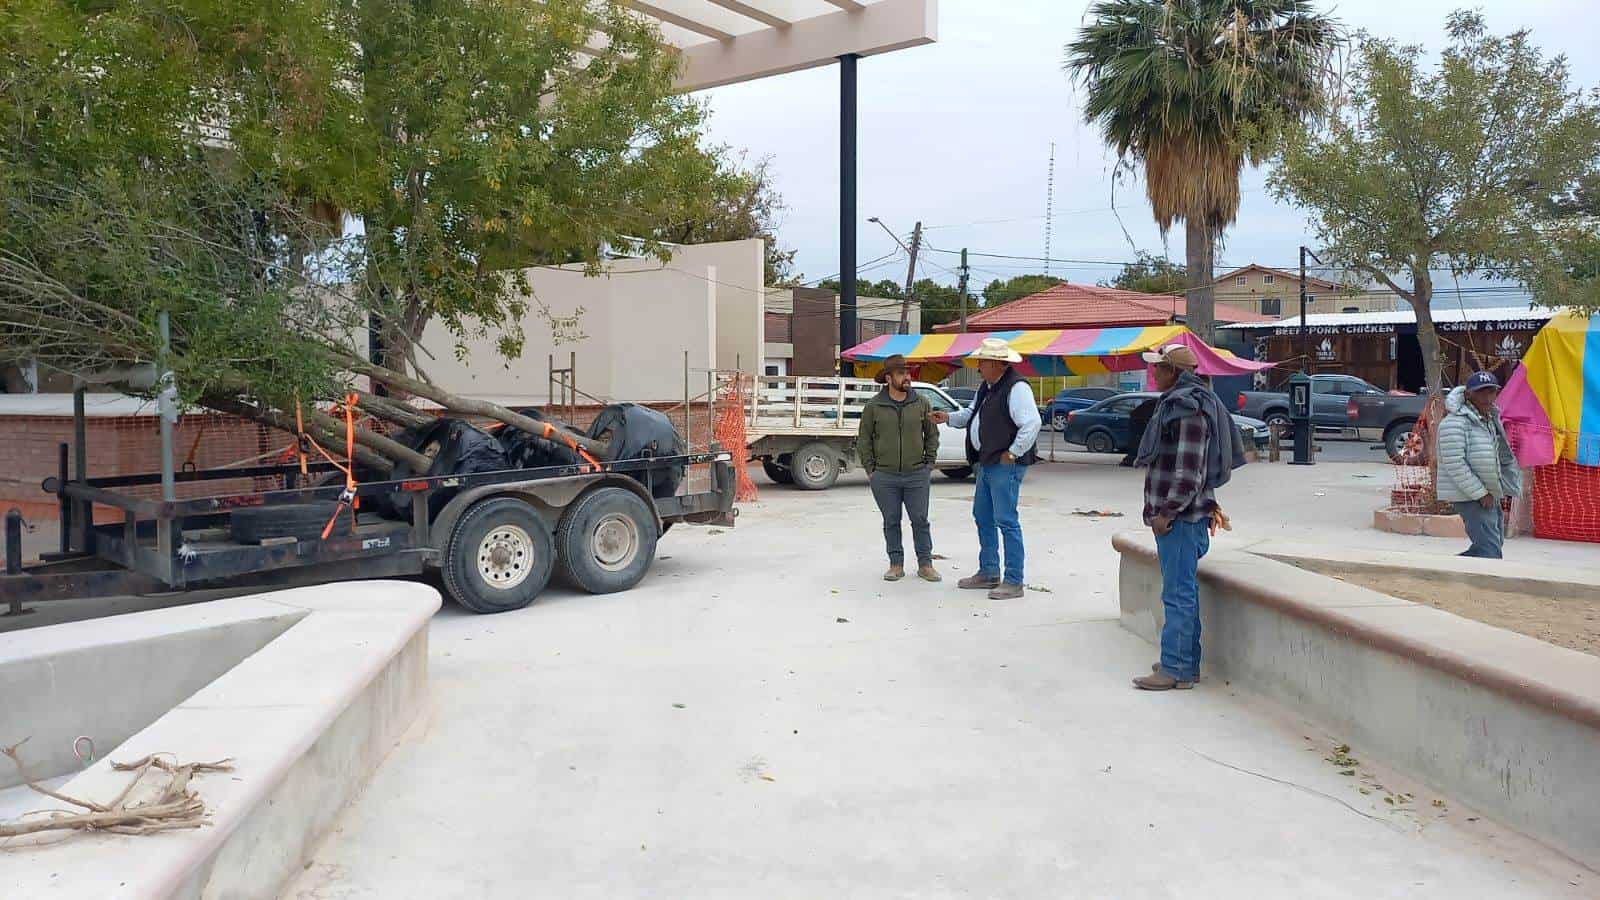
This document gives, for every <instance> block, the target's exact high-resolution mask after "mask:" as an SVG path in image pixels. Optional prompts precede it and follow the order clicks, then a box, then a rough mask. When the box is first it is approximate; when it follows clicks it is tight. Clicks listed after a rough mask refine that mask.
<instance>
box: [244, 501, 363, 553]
mask: <svg viewBox="0 0 1600 900" xmlns="http://www.w3.org/2000/svg"><path fill="white" fill-rule="evenodd" d="M336 511H337V512H338V513H339V517H338V518H337V519H334V523H333V531H332V533H330V534H329V535H328V536H329V537H334V536H338V535H347V534H349V533H350V511H349V510H340V509H339V504H338V503H335V502H332V501H327V502H318V503H291V504H288V505H285V506H258V507H256V508H254V509H238V510H234V511H233V513H232V514H231V515H229V516H228V530H229V532H230V533H231V534H232V535H233V539H234V540H236V541H238V542H239V543H241V544H259V543H261V542H262V541H267V540H274V539H278V538H294V539H295V540H300V541H309V540H313V539H316V538H320V537H322V529H324V528H327V527H328V520H329V519H333V518H334V513H335V512H336Z"/></svg>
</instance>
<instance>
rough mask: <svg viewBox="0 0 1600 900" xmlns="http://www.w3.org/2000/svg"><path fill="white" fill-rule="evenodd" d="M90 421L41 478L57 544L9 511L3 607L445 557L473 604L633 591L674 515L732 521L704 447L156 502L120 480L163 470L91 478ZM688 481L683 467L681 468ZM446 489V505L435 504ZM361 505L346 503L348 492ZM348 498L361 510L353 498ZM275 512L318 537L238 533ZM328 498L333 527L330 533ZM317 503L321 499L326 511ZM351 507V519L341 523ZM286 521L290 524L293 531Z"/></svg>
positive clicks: (400, 565)
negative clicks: (672, 478) (28, 541)
mask: <svg viewBox="0 0 1600 900" xmlns="http://www.w3.org/2000/svg"><path fill="white" fill-rule="evenodd" d="M83 434H84V432H83V430H82V428H81V422H80V428H79V430H78V440H77V444H78V446H77V448H76V454H77V455H76V469H77V472H78V477H76V478H73V477H69V469H68V458H69V448H68V445H66V444H62V445H61V446H60V461H59V472H58V474H57V475H56V476H55V477H51V478H47V479H45V480H44V483H43V488H44V490H45V491H46V492H47V493H51V494H54V495H56V497H57V499H58V503H59V506H60V516H61V529H60V531H61V546H60V549H59V551H58V552H53V553H47V554H44V555H43V556H42V557H41V561H40V562H39V563H37V564H35V565H31V566H26V567H25V566H23V564H22V558H21V557H22V550H21V527H22V520H21V515H20V514H19V513H17V512H16V511H15V510H12V511H11V512H10V513H8V514H7V516H6V521H5V573H4V574H0V615H20V614H24V613H26V612H29V611H30V610H29V609H28V608H27V605H28V604H34V603H40V602H45V601H50V600H60V599H71V598H92V597H111V596H123V595H138V594H148V593H153V592H166V591H174V590H185V589H190V588H201V587H207V588H209V587H218V586H225V585H228V584H230V583H238V582H240V581H242V580H248V581H249V582H250V583H251V584H260V585H262V586H266V587H270V586H272V585H273V584H274V583H286V582H288V581H290V580H301V581H303V580H304V579H305V578H307V577H315V578H326V580H328V581H347V580H358V579H371V578H387V577H395V576H407V575H417V574H421V573H422V572H424V571H425V570H426V569H428V568H430V567H438V568H439V569H441V570H442V572H443V575H444V582H445V586H446V588H447V589H448V590H449V592H450V593H451V595H452V596H454V597H455V599H456V600H457V601H459V602H460V603H461V604H462V605H463V606H465V607H467V608H468V609H470V610H472V611H474V612H480V613H489V612H504V611H508V610H512V609H520V608H522V607H524V606H526V605H527V604H528V603H530V602H532V601H533V599H534V598H535V597H537V596H538V594H539V593H540V592H541V591H542V590H543V589H544V588H545V586H546V585H547V584H548V583H549V581H550V579H551V578H552V576H554V575H557V574H560V575H561V576H563V577H564V578H565V579H566V580H567V581H569V582H571V583H573V584H574V585H575V586H577V587H579V588H582V589H584V590H588V591H590V592H592V593H610V592H613V591H619V590H627V589H628V588H630V587H632V586H633V585H635V584H637V583H638V581H639V580H640V579H641V578H643V576H644V572H645V570H647V569H648V568H649V566H650V563H651V562H652V561H653V559H654V556H655V548H656V541H657V539H658V538H660V536H661V535H663V534H665V532H666V531H667V529H669V528H671V527H672V526H673V525H674V524H678V523H703V524H720V525H723V526H730V527H731V526H732V525H733V519H734V516H735V515H736V511H735V510H734V508H733V499H734V490H735V484H734V470H733V457H732V454H730V453H727V452H725V451H722V450H721V449H719V448H717V447H716V446H715V445H713V447H712V449H711V451H710V452H707V453H695V454H685V455H677V456H656V457H644V458H640V459H632V460H619V461H616V462H601V463H599V465H598V466H596V465H590V464H587V463H583V464H577V465H562V466H550V467H545V468H537V469H507V470H502V471H495V472H481V473H473V474H461V475H439V476H422V477H410V478H405V479H400V480H391V481H372V482H365V483H361V484H357V485H356V486H355V488H354V490H353V491H351V490H347V488H346V485H345V483H344V482H343V480H342V479H340V480H338V482H337V483H334V484H317V483H315V480H317V479H320V478H325V477H326V476H327V475H329V474H330V473H337V472H338V470H337V467H335V466H334V465H333V464H331V463H327V462H323V463H317V464H307V465H305V466H304V470H305V473H304V474H303V475H302V467H301V466H300V465H297V464H290V465H268V466H255V467H249V468H244V467H240V468H224V469H207V470H198V471H196V470H188V471H182V472H169V473H167V476H166V478H167V479H168V480H169V481H170V483H172V484H174V485H180V484H194V483H197V482H208V481H222V480H238V479H246V478H249V479H266V480H273V481H277V482H279V483H281V484H282V485H283V487H282V488H281V489H277V490H265V491H251V492H243V493H221V494H218V495H215V496H205V497H198V498H193V499H170V500H151V499H146V498H142V497H139V496H134V495H132V494H130V493H129V492H127V490H126V489H128V488H134V487H146V486H150V485H159V484H162V482H163V475H162V474H161V473H154V474H139V475H116V476H109V477H102V478H88V477H86V475H85V474H84V471H85V464H84V455H83V452H84V448H83ZM678 466H682V467H690V466H709V469H710V473H711V488H710V490H705V491H699V492H688V493H675V494H673V495H671V496H663V497H656V496H654V494H655V493H656V491H655V487H656V485H655V484H654V483H653V472H655V471H659V470H660V469H661V468H662V467H678ZM685 483H687V479H685ZM439 492H448V495H449V499H448V500H447V501H445V502H443V503H442V504H441V503H438V502H430V499H431V498H433V497H434V495H435V494H436V493H439ZM352 501H353V503H352ZM383 501H387V502H388V504H389V506H390V508H391V509H394V508H401V509H404V508H406V507H409V518H410V521H409V522H408V521H396V520H394V519H393V518H385V517H383V516H381V515H379V514H378V513H376V512H374V511H372V509H373V507H374V506H376V505H378V504H379V503H380V502H383ZM95 506H102V507H111V508H113V509H116V510H120V511H121V513H122V520H121V521H120V522H113V523H107V524H95V523H94V519H93V510H94V507H95ZM352 506H353V507H354V511H352V508H351V507H352ZM245 510H260V511H263V512H256V513H252V514H251V515H252V516H253V517H255V518H263V517H264V518H265V519H266V520H267V521H271V520H272V519H273V517H274V516H279V515H281V516H282V517H284V518H285V519H294V520H297V521H298V522H300V524H301V526H302V532H303V530H304V526H305V525H306V524H307V523H309V522H312V521H313V520H314V521H315V527H314V528H313V529H312V532H314V533H311V534H307V533H301V534H299V535H288V534H286V535H283V536H279V537H269V538H262V539H260V540H259V541H249V542H247V541H242V540H240V539H239V535H238V534H237V529H236V528H234V527H232V526H234V525H235V524H236V523H234V522H233V521H232V520H233V519H234V517H235V516H236V515H238V514H240V512H241V511H245ZM330 510H337V516H338V517H342V518H341V519H339V520H336V521H335V522H334V525H335V526H336V528H337V530H338V531H339V532H340V533H337V534H328V535H327V536H326V537H324V536H322V533H321V532H323V531H324V529H323V527H322V519H323V518H326V517H329V511H330ZM318 511H321V512H320V514H319V512H318ZM342 519H353V522H351V523H350V525H349V527H348V529H347V530H346V528H345V524H344V522H343V520H342ZM290 530H292V529H290Z"/></svg>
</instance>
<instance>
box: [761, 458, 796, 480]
mask: <svg viewBox="0 0 1600 900" xmlns="http://www.w3.org/2000/svg"><path fill="white" fill-rule="evenodd" d="M761 469H762V471H764V472H766V473H767V477H768V478H770V479H772V481H773V483H774V484H794V472H792V471H790V470H789V467H788V466H786V465H784V464H782V463H780V462H778V461H776V460H771V459H763V460H762V461H761Z"/></svg>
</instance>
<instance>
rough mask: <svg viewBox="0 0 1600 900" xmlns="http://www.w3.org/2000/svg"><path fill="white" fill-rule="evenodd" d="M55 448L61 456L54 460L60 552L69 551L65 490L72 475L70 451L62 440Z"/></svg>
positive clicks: (69, 519) (69, 503)
mask: <svg viewBox="0 0 1600 900" xmlns="http://www.w3.org/2000/svg"><path fill="white" fill-rule="evenodd" d="M57 449H58V450H60V452H61V456H60V459H58V460H57V461H56V462H57V466H56V502H57V503H58V504H59V505H60V507H61V513H60V515H59V517H58V518H57V521H56V525H57V530H58V531H60V532H61V552H62V553H71V552H72V501H71V500H69V499H68V498H67V492H66V490H65V489H66V486H67V479H69V478H71V477H72V472H71V471H70V470H69V466H70V461H69V460H68V458H67V457H68V455H69V454H70V453H71V451H70V450H68V449H67V445H66V443H64V442H63V443H62V444H61V445H60V446H59V447H58V448H57Z"/></svg>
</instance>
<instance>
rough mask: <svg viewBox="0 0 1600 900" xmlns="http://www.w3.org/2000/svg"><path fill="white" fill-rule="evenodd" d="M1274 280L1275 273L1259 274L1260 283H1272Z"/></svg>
mask: <svg viewBox="0 0 1600 900" xmlns="http://www.w3.org/2000/svg"><path fill="white" fill-rule="evenodd" d="M1276 280H1277V276H1275V275H1263V276H1261V283H1262V284H1272V283H1273V282H1274V281H1276Z"/></svg>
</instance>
